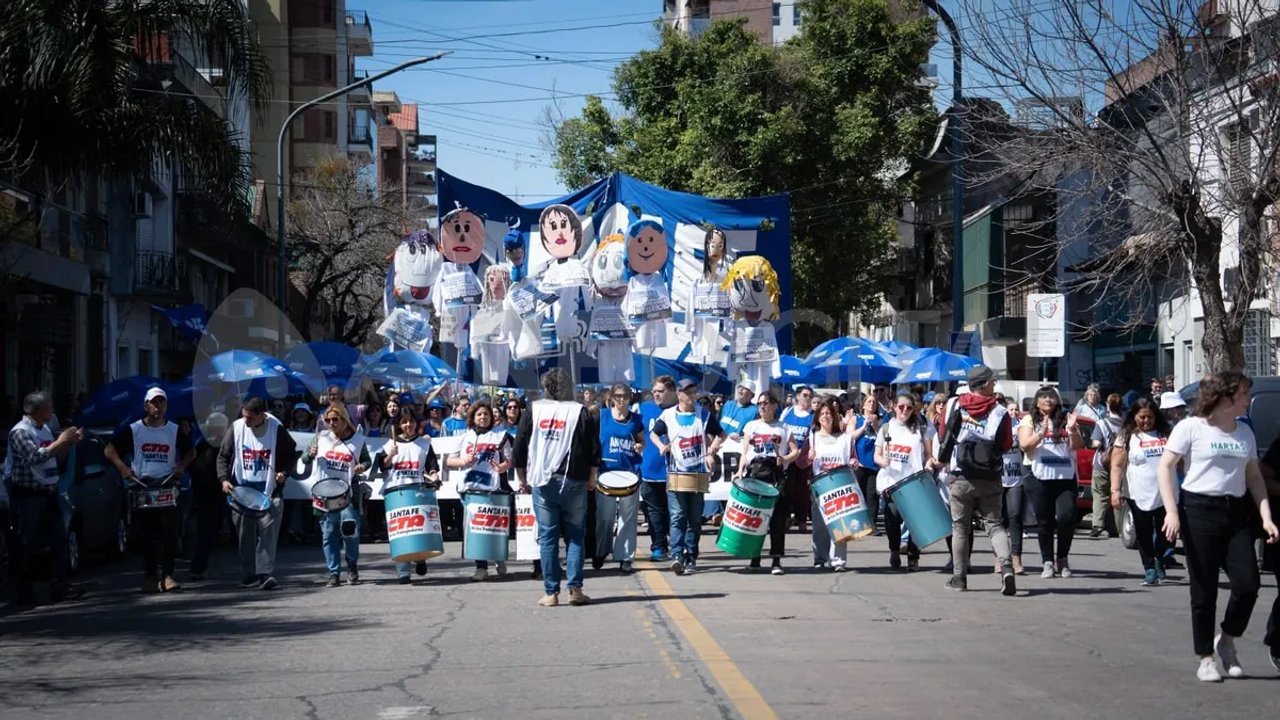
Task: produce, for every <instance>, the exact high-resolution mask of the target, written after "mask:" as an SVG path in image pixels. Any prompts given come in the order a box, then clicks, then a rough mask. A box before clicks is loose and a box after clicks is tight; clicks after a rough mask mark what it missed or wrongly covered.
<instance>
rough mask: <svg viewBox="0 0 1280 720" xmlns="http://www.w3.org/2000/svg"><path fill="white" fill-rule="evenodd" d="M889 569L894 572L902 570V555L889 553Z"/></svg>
mask: <svg viewBox="0 0 1280 720" xmlns="http://www.w3.org/2000/svg"><path fill="white" fill-rule="evenodd" d="M889 567H891V568H893V569H894V570H901V569H902V555H901V554H900V553H896V552H895V553H889Z"/></svg>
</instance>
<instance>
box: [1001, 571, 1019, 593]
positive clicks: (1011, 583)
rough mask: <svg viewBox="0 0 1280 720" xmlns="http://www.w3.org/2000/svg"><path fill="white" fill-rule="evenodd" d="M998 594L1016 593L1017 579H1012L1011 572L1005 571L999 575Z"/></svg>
mask: <svg viewBox="0 0 1280 720" xmlns="http://www.w3.org/2000/svg"><path fill="white" fill-rule="evenodd" d="M1000 594H1001V595H1004V596H1005V597H1013V596H1014V595H1017V594H1018V581H1017V580H1015V579H1014V577H1013V573H1012V572H1005V573H1004V574H1003V575H1001V576H1000Z"/></svg>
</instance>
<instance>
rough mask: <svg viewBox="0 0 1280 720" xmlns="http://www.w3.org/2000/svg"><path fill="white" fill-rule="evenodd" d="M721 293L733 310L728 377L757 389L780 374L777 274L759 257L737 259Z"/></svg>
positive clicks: (766, 385)
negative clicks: (726, 296)
mask: <svg viewBox="0 0 1280 720" xmlns="http://www.w3.org/2000/svg"><path fill="white" fill-rule="evenodd" d="M721 287H722V289H724V290H726V291H728V293H729V304H730V306H731V307H732V308H733V313H734V317H735V318H736V319H735V320H734V323H733V344H732V346H731V347H730V349H729V368H728V370H729V377H730V378H734V377H736V378H738V380H739V382H740V381H742V380H749V381H751V382H752V383H754V386H755V387H757V388H767V387H769V379H770V378H771V377H777V376H779V375H781V374H782V366H781V358H780V356H779V355H778V336H777V333H776V332H775V330H774V327H773V321H774V320H777V319H778V297H779V294H780V293H779V290H778V273H776V272H775V271H774V269H773V266H772V265H770V264H769V261H768V260H766V259H764V258H763V257H761V256H759V255H749V256H747V257H740V258H738V259H737V260H736V261H734V263H733V265H732V266H730V267H729V272H728V273H727V274H726V275H725V278H724V283H723V284H722V285H721Z"/></svg>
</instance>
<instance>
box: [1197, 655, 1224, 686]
mask: <svg viewBox="0 0 1280 720" xmlns="http://www.w3.org/2000/svg"><path fill="white" fill-rule="evenodd" d="M1196 679H1197V680H1199V681H1200V682H1222V674H1221V673H1219V672H1218V663H1216V662H1214V661H1213V658H1211V657H1206V658H1200V667H1199V668H1198V669H1196Z"/></svg>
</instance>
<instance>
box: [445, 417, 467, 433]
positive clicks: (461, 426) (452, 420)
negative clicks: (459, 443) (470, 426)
mask: <svg viewBox="0 0 1280 720" xmlns="http://www.w3.org/2000/svg"><path fill="white" fill-rule="evenodd" d="M441 428H442V429H443V430H444V433H443V435H444V436H445V437H453V436H454V435H463V434H465V433H466V432H467V421H466V420H463V419H462V418H456V417H447V418H445V419H444V422H443V423H441Z"/></svg>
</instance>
